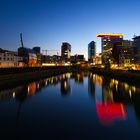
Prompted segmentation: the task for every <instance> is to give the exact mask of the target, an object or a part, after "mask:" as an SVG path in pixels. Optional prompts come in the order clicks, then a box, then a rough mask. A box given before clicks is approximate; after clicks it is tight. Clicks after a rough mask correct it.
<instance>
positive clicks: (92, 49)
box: [88, 41, 96, 62]
mask: <svg viewBox="0 0 140 140" xmlns="http://www.w3.org/2000/svg"><path fill="white" fill-rule="evenodd" d="M95 54H96V43H95V42H94V41H91V42H90V43H89V44H88V61H89V62H93V57H94V56H95Z"/></svg>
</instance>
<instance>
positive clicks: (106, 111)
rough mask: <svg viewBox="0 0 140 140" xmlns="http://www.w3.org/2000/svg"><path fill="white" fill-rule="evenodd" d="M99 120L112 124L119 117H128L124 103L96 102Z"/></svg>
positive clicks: (102, 122)
mask: <svg viewBox="0 0 140 140" xmlns="http://www.w3.org/2000/svg"><path fill="white" fill-rule="evenodd" d="M96 109H97V114H98V117H99V121H100V123H101V124H103V125H112V124H113V122H114V121H115V120H117V119H120V120H124V119H125V117H126V113H125V109H124V105H123V104H121V103H112V102H108V103H101V102H98V101H97V102H96Z"/></svg>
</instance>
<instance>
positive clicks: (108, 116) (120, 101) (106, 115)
mask: <svg viewBox="0 0 140 140" xmlns="http://www.w3.org/2000/svg"><path fill="white" fill-rule="evenodd" d="M87 77H88V79H87V80H88V81H87V82H88V88H87V89H88V91H87V92H88V93H89V95H90V98H91V99H92V100H93V102H94V103H95V105H96V112H97V116H98V119H99V122H100V123H101V124H102V125H113V124H115V122H118V121H123V120H126V119H127V113H128V112H127V106H132V107H133V108H134V110H135V114H136V117H137V118H138V119H139V120H140V88H139V87H136V86H134V85H129V84H127V83H124V82H120V81H118V80H115V79H109V78H105V77H102V76H99V75H96V74H92V73H87V72H79V73H67V74H62V75H58V76H55V77H50V78H46V79H42V80H39V81H36V82H31V83H27V84H24V85H22V86H18V87H15V88H11V89H5V90H3V89H2V90H0V102H3V101H5V102H6V101H9V100H11V99H15V100H16V101H17V102H18V103H19V104H18V105H19V106H18V110H17V120H18V119H19V116H20V112H21V108H22V104H23V103H24V102H25V101H26V100H27V99H30V98H32V97H34V96H35V95H36V94H39V93H41V90H42V89H43V88H48V87H51V86H52V87H55V86H56V85H57V86H59V87H60V88H59V89H60V92H59V93H61V94H60V95H61V96H63V97H64V96H65V97H69V96H71V95H72V94H71V93H72V88H73V87H72V86H73V85H72V82H71V80H72V81H74V84H78V86H81V85H83V84H84V81H85V78H87ZM79 84H80V85H79ZM81 92H82V91H81ZM73 94H75V93H73Z"/></svg>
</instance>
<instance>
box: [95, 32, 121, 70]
mask: <svg viewBox="0 0 140 140" xmlns="http://www.w3.org/2000/svg"><path fill="white" fill-rule="evenodd" d="M97 37H101V50H102V63H103V64H104V65H105V67H110V65H111V64H112V63H117V62H116V60H115V58H113V51H114V50H116V51H117V50H118V48H119V47H121V46H122V41H123V34H97ZM116 53H117V52H115V54H116Z"/></svg>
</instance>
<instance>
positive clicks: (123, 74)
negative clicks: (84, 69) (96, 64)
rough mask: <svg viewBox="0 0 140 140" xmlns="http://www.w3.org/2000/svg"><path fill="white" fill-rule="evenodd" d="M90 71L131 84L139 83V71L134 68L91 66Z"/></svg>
mask: <svg viewBox="0 0 140 140" xmlns="http://www.w3.org/2000/svg"><path fill="white" fill-rule="evenodd" d="M92 73H95V74H98V75H101V76H104V77H107V78H114V79H117V80H120V81H122V82H126V83H129V84H133V85H138V84H140V71H135V70H111V69H110V70H106V69H103V68H92Z"/></svg>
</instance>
